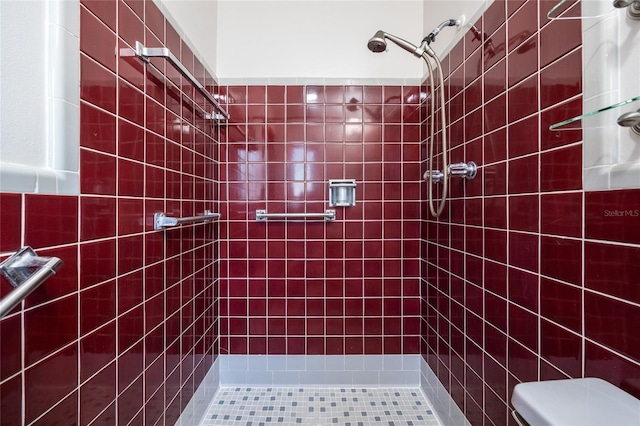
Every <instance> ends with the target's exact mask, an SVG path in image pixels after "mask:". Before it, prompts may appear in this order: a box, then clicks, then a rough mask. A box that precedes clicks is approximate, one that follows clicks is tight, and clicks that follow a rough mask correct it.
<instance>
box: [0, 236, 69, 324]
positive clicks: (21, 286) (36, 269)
mask: <svg viewBox="0 0 640 426" xmlns="http://www.w3.org/2000/svg"><path fill="white" fill-rule="evenodd" d="M63 264H64V262H62V260H60V259H58V258H57V257H40V256H38V255H36V253H35V252H34V251H33V249H32V248H31V247H23V248H22V249H20V250H19V251H17V252H16V253H14V254H13V255H12V256H11V257H8V258H7V259H5V260H4V261H3V262H2V263H0V274H2V275H3V276H4V277H5V278H6V279H7V280H8V281H9V282H10V283H11V285H12V286H13V287H14V289H13V290H12V291H11V293H9V294H7V295H6V296H5V297H4V298H3V299H2V300H0V318H3V317H4V316H5V315H7V314H8V313H9V312H11V310H12V309H13V308H15V307H16V306H18V305H19V304H20V302H22V301H23V300H24V299H25V298H26V297H27V296H28V295H30V294H31V293H32V292H33V291H34V290H35V289H37V288H38V287H40V284H42V283H43V282H45V281H46V280H47V278H49V277H50V276H51V275H54V274H55V273H56V272H58V270H60V268H62V265H63Z"/></svg>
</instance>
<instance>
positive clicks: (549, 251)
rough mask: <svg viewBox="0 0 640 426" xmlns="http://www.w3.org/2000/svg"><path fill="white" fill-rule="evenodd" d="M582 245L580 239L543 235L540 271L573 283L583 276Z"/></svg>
mask: <svg viewBox="0 0 640 426" xmlns="http://www.w3.org/2000/svg"><path fill="white" fill-rule="evenodd" d="M581 265H582V245H581V242H580V241H579V240H570V239H564V238H554V237H547V236H542V241H541V246H540V272H541V273H542V274H543V275H547V276H550V277H553V278H557V279H559V280H563V281H566V282H569V283H572V284H578V285H579V284H580V283H581V278H582V266H581Z"/></svg>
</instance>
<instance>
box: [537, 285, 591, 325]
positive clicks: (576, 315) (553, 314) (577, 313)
mask: <svg viewBox="0 0 640 426" xmlns="http://www.w3.org/2000/svg"><path fill="white" fill-rule="evenodd" d="M540 314H541V315H543V316H544V317H545V318H548V319H550V320H551V321H554V322H556V323H558V324H561V325H563V326H565V327H567V328H569V329H571V330H573V331H575V332H576V333H581V332H582V292H581V290H580V288H578V287H574V286H570V285H566V284H563V283H560V282H558V281H554V280H550V279H548V278H542V279H541V281H540Z"/></svg>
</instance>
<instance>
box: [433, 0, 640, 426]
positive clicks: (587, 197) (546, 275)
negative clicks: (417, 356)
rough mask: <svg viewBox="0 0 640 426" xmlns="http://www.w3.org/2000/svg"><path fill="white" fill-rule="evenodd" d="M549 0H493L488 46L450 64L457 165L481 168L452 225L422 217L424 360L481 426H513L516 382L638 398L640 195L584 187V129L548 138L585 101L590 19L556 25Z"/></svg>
mask: <svg viewBox="0 0 640 426" xmlns="http://www.w3.org/2000/svg"><path fill="white" fill-rule="evenodd" d="M555 3H556V2H550V1H542V0H541V1H536V0H530V1H526V2H522V1H519V2H516V1H505V0H496V1H495V2H493V3H492V5H491V6H490V8H489V9H488V10H487V11H486V12H485V14H484V15H483V17H482V18H481V19H480V20H479V21H478V22H476V23H475V26H476V28H477V29H478V30H479V31H480V32H481V33H482V34H484V43H483V45H482V46H480V44H479V43H478V42H477V39H476V38H475V37H473V36H472V35H471V34H470V35H469V36H466V37H465V38H464V39H463V40H462V41H461V42H460V43H458V45H457V46H456V47H455V48H454V49H453V50H452V52H451V53H450V54H449V55H448V56H447V57H446V58H445V59H444V62H445V64H444V68H445V69H448V70H449V71H448V73H446V74H445V87H446V88H448V90H449V99H450V100H449V101H448V103H447V107H448V113H449V117H450V119H451V123H450V127H449V132H450V134H451V139H452V140H451V143H452V145H451V146H454V147H455V148H452V149H451V156H452V157H454V156H456V159H458V158H459V160H458V161H462V160H464V161H475V162H476V163H478V164H480V165H481V167H480V171H479V175H478V177H477V178H476V179H475V180H473V181H468V182H466V183H464V184H463V183H456V182H453V184H452V191H451V194H452V199H451V200H450V201H449V205H448V208H447V209H445V212H444V214H443V216H442V217H440V218H439V219H434V218H432V217H431V216H430V215H429V213H428V208H427V207H426V206H423V208H422V210H423V219H424V222H423V224H422V265H421V267H422V284H421V295H422V306H421V309H422V310H421V313H422V319H423V321H422V344H421V353H422V355H423V357H424V358H425V359H426V360H427V362H428V363H429V365H430V366H431V368H432V369H433V370H434V371H435V372H436V374H437V376H438V377H439V378H440V380H441V381H442V383H443V384H444V386H445V387H446V388H447V389H448V390H449V392H450V394H451V396H452V397H453V399H454V400H455V401H456V403H457V404H458V406H459V407H460V408H461V409H462V410H463V411H464V413H465V414H466V416H467V417H468V418H469V420H470V422H471V423H472V424H474V425H482V424H485V425H489V424H493V425H497V426H500V425H504V424H514V423H513V420H512V418H511V416H510V414H509V409H510V404H509V399H510V395H511V392H512V390H513V386H514V385H515V384H517V383H519V382H521V381H534V380H547V379H556V378H568V377H583V376H596V377H601V378H604V379H606V380H608V381H610V382H611V383H613V384H614V385H617V386H620V387H621V388H623V389H625V390H627V391H629V392H631V393H632V394H634V395H635V396H637V397H640V388H639V387H638V386H637V384H636V382H637V381H638V378H640V340H639V339H638V338H637V332H636V331H635V330H634V328H633V327H634V326H633V324H635V323H636V322H637V321H636V319H637V318H639V316H640V294H639V293H638V290H637V288H638V286H637V285H636V276H637V269H638V267H637V266H636V264H637V263H636V262H637V259H638V258H639V256H640V225H639V223H640V221H638V216H640V214H639V213H638V212H639V211H640V190H620V191H603V192H588V193H585V192H584V191H582V143H581V140H582V132H581V131H576V130H571V131H556V132H552V131H549V130H548V127H549V125H550V124H552V123H555V122H558V121H562V120H563V119H566V118H569V117H572V116H575V115H578V114H580V112H581V104H582V99H581V93H582V78H581V75H582V71H581V62H580V58H581V53H582V52H581V48H582V37H581V29H580V22H579V20H575V21H566V20H563V21H553V22H549V21H548V19H547V18H546V12H547V11H548V10H549V8H550V7H552V6H553V5H554V4H555ZM578 6H579V5H578ZM578 6H574V7H573V8H572V9H570V10H569V11H568V13H569V14H571V15H573V16H579V15H580V10H579V8H578ZM479 58H482V59H479ZM480 68H481V72H480V73H478V69H480ZM461 80H463V81H465V85H464V87H459V86H460V84H459V82H460V81H461ZM477 87H483V88H484V93H483V94H481V95H478V94H477ZM460 92H462V93H461V94H460V95H458V93H460ZM477 96H481V97H482V99H481V101H477V100H476V97H477ZM460 99H463V100H464V102H460ZM426 108H427V105H426V104H424V108H423V117H422V118H423V120H425V118H426V115H425V114H424V111H426ZM478 116H483V117H484V120H485V122H484V127H483V129H482V131H481V132H479V130H478V129H477V126H478V119H477V117H478ZM479 133H482V136H481V137H478V134H479ZM424 139H425V137H424V136H423V140H424ZM604 142H606V141H603V143H604ZM422 167H423V170H425V169H426V168H427V161H426V159H425V157H424V155H423V165H422ZM422 193H423V203H424V204H426V202H425V201H424V200H426V194H427V188H426V185H424V186H423V188H422Z"/></svg>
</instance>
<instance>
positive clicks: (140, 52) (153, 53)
mask: <svg viewBox="0 0 640 426" xmlns="http://www.w3.org/2000/svg"><path fill="white" fill-rule="evenodd" d="M136 55H137V56H138V58H140V59H142V60H143V61H145V62H149V58H165V59H167V61H169V63H170V64H171V65H173V67H174V68H175V69H177V70H178V71H179V72H180V74H182V75H183V76H184V77H185V78H186V79H187V80H189V81H190V82H191V84H193V87H195V88H196V89H197V90H198V92H200V93H201V94H202V95H203V96H204V97H205V98H206V99H207V100H208V101H209V103H210V104H211V105H213V107H214V108H215V109H217V110H218V111H219V112H220V114H213V115H212V116H211V117H210V118H213V119H214V120H228V119H229V113H228V112H227V111H225V109H224V108H222V106H221V105H220V104H219V103H218V101H217V100H216V99H215V98H214V97H213V95H211V93H209V91H208V90H207V89H205V87H204V86H203V85H202V84H201V83H200V82H199V81H198V79H197V78H195V77H194V76H193V74H191V73H190V72H189V70H188V69H187V68H186V67H185V66H184V65H182V63H181V62H180V61H179V60H178V58H176V57H175V55H174V54H173V53H171V51H170V50H169V49H167V48H166V47H145V46H144V44H142V43H140V42H139V41H136Z"/></svg>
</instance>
